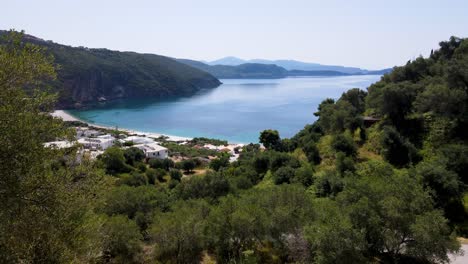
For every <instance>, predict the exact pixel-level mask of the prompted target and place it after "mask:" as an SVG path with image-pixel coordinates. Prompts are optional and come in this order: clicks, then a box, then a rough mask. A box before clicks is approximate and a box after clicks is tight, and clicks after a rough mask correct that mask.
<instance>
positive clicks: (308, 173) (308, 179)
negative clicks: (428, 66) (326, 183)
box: [291, 164, 314, 187]
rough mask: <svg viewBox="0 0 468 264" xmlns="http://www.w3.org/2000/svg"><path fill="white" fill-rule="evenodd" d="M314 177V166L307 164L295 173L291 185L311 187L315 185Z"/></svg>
mask: <svg viewBox="0 0 468 264" xmlns="http://www.w3.org/2000/svg"><path fill="white" fill-rule="evenodd" d="M313 175H314V170H313V169H312V166H310V165H308V164H307V165H306V166H304V167H300V168H299V169H297V170H296V171H295V172H294V178H293V179H292V180H291V183H300V184H302V185H304V186H305V187H309V186H310V185H312V184H313V183H314V178H313Z"/></svg>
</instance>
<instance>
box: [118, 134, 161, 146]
mask: <svg viewBox="0 0 468 264" xmlns="http://www.w3.org/2000/svg"><path fill="white" fill-rule="evenodd" d="M123 142H133V144H134V145H141V144H151V143H154V140H153V139H151V138H147V137H140V136H129V137H127V138H125V139H123Z"/></svg>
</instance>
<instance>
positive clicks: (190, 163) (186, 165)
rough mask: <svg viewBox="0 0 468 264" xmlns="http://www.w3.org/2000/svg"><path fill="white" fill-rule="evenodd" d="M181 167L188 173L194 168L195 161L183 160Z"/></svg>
mask: <svg viewBox="0 0 468 264" xmlns="http://www.w3.org/2000/svg"><path fill="white" fill-rule="evenodd" d="M181 165H182V169H183V170H184V171H185V173H190V172H192V171H193V169H195V165H196V164H195V161H194V160H193V159H189V160H184V161H182V162H181Z"/></svg>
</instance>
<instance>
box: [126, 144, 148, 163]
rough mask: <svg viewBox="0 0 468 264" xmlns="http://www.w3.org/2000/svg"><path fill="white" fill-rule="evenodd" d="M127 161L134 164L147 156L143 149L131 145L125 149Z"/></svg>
mask: <svg viewBox="0 0 468 264" xmlns="http://www.w3.org/2000/svg"><path fill="white" fill-rule="evenodd" d="M124 157H125V162H126V163H127V164H129V165H132V166H133V165H134V164H135V163H136V162H140V161H142V160H143V159H144V158H145V153H144V152H143V150H141V149H139V148H135V147H130V148H128V149H125V150H124Z"/></svg>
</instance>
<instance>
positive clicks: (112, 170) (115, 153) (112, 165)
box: [100, 147, 132, 175]
mask: <svg viewBox="0 0 468 264" xmlns="http://www.w3.org/2000/svg"><path fill="white" fill-rule="evenodd" d="M100 160H101V161H102V162H103V163H104V167H105V168H106V172H107V173H109V174H112V175H116V174H118V173H126V172H130V171H132V168H131V167H130V166H129V165H128V164H126V163H125V156H124V152H123V150H122V149H120V148H118V147H110V148H108V149H106V151H104V153H103V154H102V155H101V156H100Z"/></svg>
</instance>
